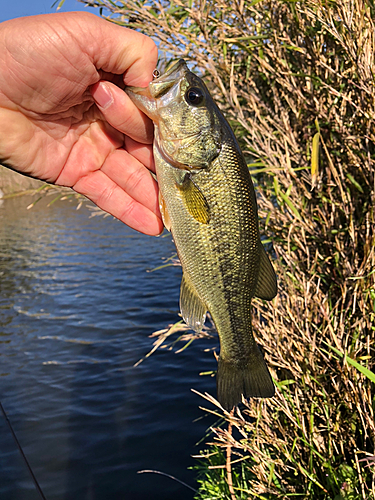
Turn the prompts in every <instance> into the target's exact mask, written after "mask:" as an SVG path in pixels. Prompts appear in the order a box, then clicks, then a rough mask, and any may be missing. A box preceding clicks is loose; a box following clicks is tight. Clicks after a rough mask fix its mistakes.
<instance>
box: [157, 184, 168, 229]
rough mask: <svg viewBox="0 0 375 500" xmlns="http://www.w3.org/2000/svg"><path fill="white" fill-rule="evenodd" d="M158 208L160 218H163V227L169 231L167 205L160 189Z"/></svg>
mask: <svg viewBox="0 0 375 500" xmlns="http://www.w3.org/2000/svg"><path fill="white" fill-rule="evenodd" d="M159 209H160V213H161V218H162V220H163V224H164V226H165V228H166V229H167V230H168V231H169V232H170V231H171V219H170V218H169V213H168V210H167V206H166V204H165V200H164V198H163V195H162V194H161V191H159Z"/></svg>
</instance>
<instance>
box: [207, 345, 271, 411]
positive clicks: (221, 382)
mask: <svg viewBox="0 0 375 500" xmlns="http://www.w3.org/2000/svg"><path fill="white" fill-rule="evenodd" d="M216 384H217V399H218V401H219V403H220V404H221V406H222V407H223V408H225V409H226V410H228V411H230V410H231V409H232V408H233V407H234V406H237V405H238V404H239V403H241V401H242V396H244V397H245V398H272V396H274V394H275V386H274V385H273V381H272V378H271V375H270V372H269V371H268V368H267V365H266V363H265V361H264V359H263V356H262V354H261V352H260V350H259V348H258V346H257V345H256V344H255V345H254V353H253V355H252V356H250V359H249V360H248V361H246V362H244V361H240V362H239V361H235V360H233V359H225V358H224V357H222V356H221V355H220V357H219V361H218V368H217V375H216Z"/></svg>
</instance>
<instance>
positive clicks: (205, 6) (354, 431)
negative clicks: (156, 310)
mask: <svg viewBox="0 0 375 500" xmlns="http://www.w3.org/2000/svg"><path fill="white" fill-rule="evenodd" d="M88 3H89V4H90V5H96V6H99V7H105V9H106V10H104V11H103V15H104V16H105V14H106V12H107V14H108V11H109V12H110V15H109V16H108V18H109V19H110V20H111V21H112V22H115V23H118V24H123V25H126V26H128V27H131V28H135V29H138V30H140V31H142V32H143V33H146V34H148V35H150V36H152V37H153V38H154V39H155V41H157V43H158V45H159V49H160V54H161V55H162V61H161V68H162V67H163V65H165V64H166V63H167V62H168V61H170V60H171V59H175V58H180V57H183V58H184V59H185V60H187V62H188V63H189V65H190V67H191V69H192V70H193V71H196V72H197V73H199V74H200V75H201V76H202V77H203V78H204V79H205V81H206V82H207V84H208V86H209V87H210V89H211V91H212V94H213V96H214V98H215V99H216V101H217V103H218V104H219V106H220V108H221V109H222V110H223V112H224V113H225V115H226V117H227V118H228V120H229V122H230V123H231V125H232V127H233V129H234V131H235V134H236V136H237V137H238V139H239V141H240V143H241V146H242V148H243V151H244V153H245V155H246V158H247V161H248V164H249V168H250V170H251V174H252V176H253V179H254V183H255V185H256V189H257V194H258V204H259V213H260V225H261V233H262V234H263V235H266V236H267V240H265V241H264V243H265V245H266V248H267V250H268V251H269V252H270V255H271V258H272V259H273V262H274V266H275V269H276V270H277V274H278V278H279V293H278V296H277V297H276V298H275V299H274V300H273V301H272V303H271V304H268V303H264V302H262V301H261V300H255V301H254V317H255V324H254V326H255V332H256V335H257V340H258V341H259V343H260V344H261V345H262V346H263V349H264V352H265V357H266V360H267V364H268V366H269V367H270V369H271V372H272V375H273V377H274V379H275V382H276V384H277V394H276V396H275V397H274V398H273V399H272V400H267V401H259V400H252V401H250V402H248V403H245V404H244V405H243V407H242V408H241V409H240V410H238V411H236V412H235V413H232V414H228V413H227V412H225V411H223V410H222V409H220V407H219V406H217V405H216V406H215V402H213V403H212V401H211V403H209V404H207V407H208V408H210V411H213V412H215V413H217V415H218V416H219V417H220V419H221V420H220V421H219V422H220V424H219V425H218V426H217V427H216V428H215V429H213V432H212V435H211V438H210V439H209V442H210V443H209V444H207V445H206V447H205V448H206V449H205V451H203V452H202V454H201V456H200V459H199V466H198V469H197V474H198V479H199V484H200V488H199V493H197V496H196V498H199V499H204V498H205V499H208V498H210V499H214V498H230V499H231V500H233V499H236V498H238V499H240V498H241V499H242V498H247V499H253V498H262V499H287V498H288V499H289V498H298V499H308V498H309V499H327V500H328V499H332V500H339V499H371V498H375V484H374V480H375V476H374V461H375V457H374V455H375V451H374V439H375V424H374V381H375V376H374V374H373V368H374V361H373V358H374V338H375V322H374V318H375V265H374V264H375V253H374V243H375V241H374V238H375V236H374V217H375V215H374V205H375V185H374V183H375V179H374V171H375V127H374V116H375V98H374V96H375V93H374V69H375V65H374V57H375V30H374V19H375V7H374V3H373V1H372V0H325V1H320V0H306V1H287V0H285V1H283V0H261V1H259V0H253V1H251V2H250V1H247V0H232V1H231V2H227V1H226V0H215V2H213V1H205V0H173V1H156V0H148V1H147V0H137V1H134V0H126V1H125V0H124V1H120V0H119V1H110V0H97V1H95V0H93V1H91V2H88ZM175 330H176V329H175ZM166 337H167V335H165V338H166ZM185 338H186V336H185ZM208 399H210V397H208ZM202 401H203V400H202Z"/></svg>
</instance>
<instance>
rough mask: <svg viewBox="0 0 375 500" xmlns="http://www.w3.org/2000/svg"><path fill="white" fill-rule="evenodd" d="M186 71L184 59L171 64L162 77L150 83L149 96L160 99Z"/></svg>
mask: <svg viewBox="0 0 375 500" xmlns="http://www.w3.org/2000/svg"><path fill="white" fill-rule="evenodd" d="M188 71H189V69H188V67H187V65H186V62H185V61H184V59H180V60H179V61H177V62H175V63H173V64H172V65H171V66H170V67H169V68H168V69H167V71H166V72H165V73H164V74H163V75H161V76H159V77H158V78H155V80H153V81H152V82H151V83H150V85H149V89H150V96H151V97H153V98H154V99H158V98H160V97H162V96H163V95H165V94H166V93H167V92H168V91H169V89H171V88H172V87H173V85H174V84H175V83H176V82H178V81H180V80H181V79H182V78H183V77H184V75H185V74H186V73H187V72H188Z"/></svg>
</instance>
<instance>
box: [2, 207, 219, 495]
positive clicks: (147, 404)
mask: <svg viewBox="0 0 375 500" xmlns="http://www.w3.org/2000/svg"><path fill="white" fill-rule="evenodd" d="M47 201H48V202H49V201H51V198H48V199H47ZM47 201H46V200H42V201H40V202H39V203H37V204H36V205H35V207H34V208H32V209H31V210H26V207H27V205H28V204H29V203H30V199H27V198H25V197H21V198H15V199H10V200H5V201H4V202H3V204H2V205H1V207H0V400H1V402H2V403H3V405H4V408H5V410H6V411H7V414H8V416H9V419H10V421H11V423H12V425H13V427H14V430H15V432H16V434H17V436H18V439H19V441H20V442H21V445H22V448H23V450H24V452H25V454H26V456H27V457H28V459H29V462H30V465H31V467H32V469H33V471H34V474H35V475H36V477H37V479H38V482H39V483H40V486H41V488H42V490H43V492H44V494H45V496H46V498H47V500H76V499H77V500H78V499H79V500H91V499H93V500H143V499H154V500H159V499H160V500H169V499H176V498H178V499H179V500H184V499H192V498H193V496H194V493H193V492H192V491H191V490H189V489H188V488H186V487H184V486H182V485H180V484H179V483H177V482H176V481H173V480H171V479H169V478H167V477H163V476H160V475H157V474H150V473H144V474H139V473H138V471H141V470H144V469H151V470H158V471H162V472H165V473H167V474H170V475H173V476H175V477H177V478H179V479H180V480H182V481H184V482H186V483H188V484H189V485H190V486H192V487H196V484H195V482H194V478H195V472H193V471H191V470H188V467H190V466H191V465H193V464H194V463H195V460H194V459H193V458H191V455H194V454H196V453H197V452H198V451H199V446H197V443H198V441H199V440H201V439H202V438H203V437H204V435H205V431H206V429H207V428H208V427H209V426H210V425H212V423H213V418H212V417H207V416H205V412H203V411H202V410H200V409H199V408H198V406H199V405H202V404H203V405H204V403H205V402H204V400H203V399H202V398H201V397H199V396H198V395H196V394H194V393H193V392H192V391H191V389H192V388H194V389H196V390H198V391H200V392H206V391H207V392H211V393H212V394H215V380H214V379H212V378H210V377H207V376H206V377H205V376H199V372H200V371H208V370H214V369H215V368H216V362H215V360H214V357H213V355H212V352H207V349H210V348H212V347H213V346H214V345H215V342H214V341H209V340H200V341H196V342H194V343H193V344H192V345H191V346H190V347H189V348H188V349H186V350H185V351H183V352H182V353H179V354H176V353H175V352H172V351H169V350H166V349H164V350H158V351H157V352H155V353H154V354H153V355H152V356H151V357H150V358H148V359H146V360H145V361H144V362H143V363H141V364H140V365H139V366H138V367H134V364H135V363H136V362H137V361H138V360H139V359H140V358H142V357H143V356H144V355H145V354H146V353H147V352H148V351H149V350H150V349H151V348H152V343H153V339H151V338H150V337H149V335H150V334H152V332H154V331H156V330H159V329H162V328H165V327H166V326H167V325H168V324H171V323H174V322H176V321H178V319H179V318H178V296H179V282H180V277H181V270H180V268H179V267H169V268H165V269H161V270H158V271H154V272H151V273H150V272H147V271H148V270H150V269H153V268H155V267H157V266H160V265H161V264H163V258H166V257H169V256H170V255H171V254H173V253H174V245H173V242H172V240H171V238H170V236H169V235H167V237H161V238H160V237H159V238H154V237H148V236H145V235H141V234H138V233H136V232H135V231H132V230H131V229H129V228H127V227H126V226H124V225H123V224H121V223H120V222H118V221H116V220H113V219H112V218H103V217H101V216H98V217H93V218H90V217H89V215H90V212H89V210H88V209H87V208H86V207H85V206H83V207H82V208H81V209H80V210H78V211H77V210H76V202H71V203H69V202H68V201H61V202H56V203H54V204H53V205H51V206H50V207H48V206H47ZM206 406H207V405H206ZM0 436H1V439H0V499H1V500H29V499H30V500H34V499H38V498H39V496H38V494H37V492H36V490H35V487H34V484H33V482H32V480H31V478H30V476H29V474H28V471H27V469H26V466H25V463H24V462H23V460H22V458H21V455H20V453H19V451H18V449H17V447H16V445H15V443H14V440H13V439H12V436H11V434H10V431H9V429H8V427H7V424H6V421H5V419H4V418H3V417H2V416H1V415H0ZM201 446H202V445H201Z"/></svg>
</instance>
